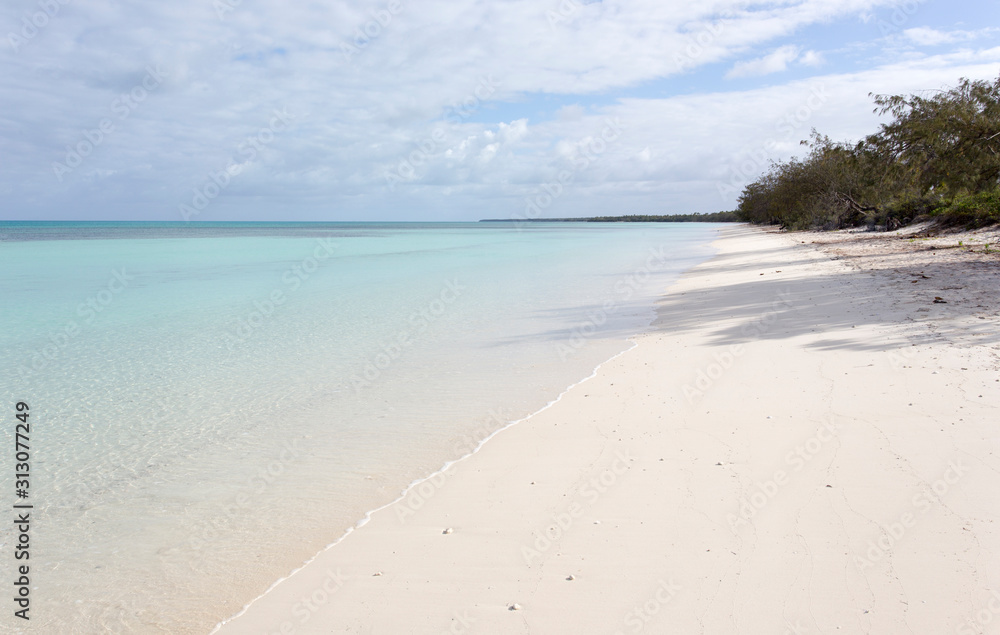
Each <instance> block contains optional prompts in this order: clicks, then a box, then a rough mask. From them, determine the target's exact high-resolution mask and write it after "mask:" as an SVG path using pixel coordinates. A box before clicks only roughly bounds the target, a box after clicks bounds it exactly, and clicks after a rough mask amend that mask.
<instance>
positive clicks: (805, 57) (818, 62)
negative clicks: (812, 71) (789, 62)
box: [799, 51, 826, 66]
mask: <svg viewBox="0 0 1000 635" xmlns="http://www.w3.org/2000/svg"><path fill="white" fill-rule="evenodd" d="M824 63H826V60H825V59H824V58H823V54H822V53H817V52H816V51H806V52H805V53H803V54H802V57H800V58H799V64H801V65H803V66H822V65H823V64H824Z"/></svg>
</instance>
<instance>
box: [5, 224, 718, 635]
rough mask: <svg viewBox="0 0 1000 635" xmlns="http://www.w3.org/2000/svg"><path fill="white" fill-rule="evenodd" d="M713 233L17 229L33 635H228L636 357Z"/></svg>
mask: <svg viewBox="0 0 1000 635" xmlns="http://www.w3.org/2000/svg"><path fill="white" fill-rule="evenodd" d="M715 233H716V225H714V224H704V223H702V224H696V223H664V224H656V223H618V224H601V223H567V222H558V223H551V224H549V223H538V222H535V223H530V224H523V225H522V224H512V223H394V222H388V223H259V222H254V223H171V222H163V223H157V222H116V221H92V222H33V221H15V222H0V269H2V270H3V272H4V275H3V276H2V277H0V291H2V297H3V298H4V299H5V302H4V303H3V305H2V306H0V324H2V326H3V328H2V329H0V376H3V377H4V378H5V380H6V382H7V384H8V385H9V387H10V390H9V393H10V394H12V395H14V396H15V398H16V400H19V401H23V402H26V403H28V404H29V405H30V407H31V413H32V423H33V430H32V441H33V450H32V452H33V456H32V470H33V474H32V481H31V484H32V485H31V486H32V488H33V489H32V490H31V492H30V496H31V502H32V503H33V504H34V512H35V516H34V517H35V518H37V519H38V520H37V530H36V532H35V533H33V535H32V540H33V541H36V544H37V545H38V546H37V547H36V548H35V550H34V551H33V552H32V556H33V560H32V563H33V566H32V571H33V573H34V577H33V582H34V583H36V584H37V586H38V588H40V589H44V594H39V595H38V596H37V597H36V598H34V599H35V604H33V608H35V609H36V610H35V612H33V620H32V621H33V624H32V627H34V628H44V629H46V632H64V633H77V632H79V633H88V632H97V631H101V632H122V633H125V632H208V631H209V630H211V628H212V626H213V625H215V624H216V623H218V622H219V621H220V620H223V619H225V618H227V617H229V616H230V615H232V614H233V613H234V612H236V611H238V610H239V609H240V608H241V607H242V606H243V605H245V604H246V603H247V602H248V601H250V600H252V599H253V598H254V597H257V596H259V595H260V594H261V593H263V592H264V591H265V590H266V589H267V588H268V587H269V586H270V585H271V584H273V583H274V582H275V581H276V580H278V579H280V578H282V577H284V576H286V575H288V573H289V572H290V571H292V570H293V569H295V568H297V567H298V566H300V565H301V564H302V563H303V562H304V561H306V560H308V559H309V558H311V557H312V556H314V555H315V554H316V553H318V552H319V551H321V550H322V549H323V548H324V547H326V546H327V545H329V544H330V543H331V542H334V541H336V540H338V539H339V538H340V537H341V536H342V535H343V534H344V532H345V531H347V530H348V529H349V528H351V527H354V526H355V525H356V524H357V523H358V522H359V521H363V519H364V518H365V517H366V514H367V513H368V512H369V511H371V510H372V509H375V508H377V507H380V506H384V505H386V504H388V503H390V502H392V501H394V500H396V499H397V498H398V497H399V496H400V493H401V491H402V490H403V489H404V488H406V487H407V486H408V485H409V484H411V483H413V482H414V481H416V480H419V479H421V478H423V477H426V476H427V475H428V474H430V473H432V472H434V471H435V470H438V469H440V468H441V466H442V465H444V464H446V463H448V462H449V461H454V460H456V459H459V458H461V457H463V456H465V455H467V454H469V453H470V452H472V451H474V450H475V449H476V448H477V447H478V445H479V444H480V443H482V442H483V440H484V439H486V438H487V437H489V435H491V434H493V433H494V432H496V431H497V430H499V429H501V428H503V427H504V426H506V425H508V424H509V423H510V422H512V421H517V420H519V419H522V418H524V417H525V416H528V415H530V414H531V413H533V412H536V411H537V410H539V409H540V408H542V407H544V406H545V405H546V404H548V403H550V402H552V400H554V399H556V398H557V397H558V396H559V395H560V394H561V393H562V392H563V391H564V390H565V389H566V388H567V387H568V386H570V385H572V384H574V383H576V382H578V381H580V380H581V379H583V378H584V377H586V376H588V375H589V374H590V373H592V372H593V370H594V368H595V367H596V366H598V365H600V364H601V363H603V362H604V361H606V360H608V359H610V358H611V357H613V356H615V355H617V354H618V353H620V352H622V351H623V350H626V349H627V348H629V347H630V346H631V344H630V342H629V341H628V338H629V337H630V336H632V335H634V334H636V333H638V332H641V331H642V330H643V329H645V328H646V327H648V326H649V325H650V324H651V322H652V321H653V318H654V317H655V301H656V299H657V297H658V296H659V294H660V293H661V292H662V291H663V290H664V289H665V288H666V287H667V286H668V285H669V283H670V282H671V281H672V280H674V279H676V278H677V277H678V276H679V275H680V274H681V273H682V272H683V271H684V270H686V269H689V268H691V267H693V266H694V265H696V264H697V263H699V262H702V261H703V260H705V259H707V258H708V257H710V256H711V254H712V253H713V252H712V249H711V248H710V247H709V243H710V242H711V240H712V239H713V238H714V237H715ZM4 434H5V435H7V436H8V437H11V438H10V439H9V441H11V442H13V441H12V433H11V431H10V430H5V431H4ZM4 479H5V483H8V486H9V487H10V488H11V489H13V487H14V484H13V475H12V474H5V475H4ZM400 522H402V523H405V522H406V518H405V515H404V516H403V517H401V518H400ZM14 539H15V533H14V531H13V528H12V527H4V528H3V529H2V530H0V541H2V542H3V544H6V545H10V544H11V541H12V540H14ZM36 616H37V617H36Z"/></svg>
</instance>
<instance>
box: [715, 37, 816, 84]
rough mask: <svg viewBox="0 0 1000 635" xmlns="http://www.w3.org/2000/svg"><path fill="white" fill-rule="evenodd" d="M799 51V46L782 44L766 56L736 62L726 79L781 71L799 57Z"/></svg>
mask: <svg viewBox="0 0 1000 635" xmlns="http://www.w3.org/2000/svg"><path fill="white" fill-rule="evenodd" d="M799 52H800V49H799V47H797V46H793V45H788V46H782V47H781V48H779V49H777V50H775V51H773V52H772V53H770V54H768V55H765V56H764V57H758V58H757V59H752V60H745V61H740V62H736V64H734V65H733V67H732V68H731V69H730V70H729V72H728V73H726V79H735V78H740V77H756V76H759V75H770V74H772V73H780V72H782V71H784V70H786V69H787V68H788V65H789V64H791V63H792V62H794V61H795V60H796V59H798V57H799Z"/></svg>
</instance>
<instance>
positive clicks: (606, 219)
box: [479, 212, 741, 223]
mask: <svg viewBox="0 0 1000 635" xmlns="http://www.w3.org/2000/svg"><path fill="white" fill-rule="evenodd" d="M479 222H480V223H517V222H529V223H738V222H741V221H740V219H739V218H738V217H737V215H736V212H713V213H711V214H699V213H695V214H666V215H656V214H629V215H626V216H588V217H584V218H484V219H482V220H481V221H479Z"/></svg>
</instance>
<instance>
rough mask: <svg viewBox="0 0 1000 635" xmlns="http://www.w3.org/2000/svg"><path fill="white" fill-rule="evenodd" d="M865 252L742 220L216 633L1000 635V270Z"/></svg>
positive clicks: (958, 260) (972, 257) (914, 246)
mask: <svg viewBox="0 0 1000 635" xmlns="http://www.w3.org/2000/svg"><path fill="white" fill-rule="evenodd" d="M871 238H872V237H871V236H865V237H858V236H855V235H849V234H776V233H767V232H763V231H760V230H754V229H749V228H746V227H742V226H733V227H728V228H726V229H724V230H722V232H721V239H720V240H719V241H718V242H717V243H716V245H717V247H718V248H719V250H720V252H719V255H718V256H717V257H715V258H714V259H712V260H710V261H708V262H706V263H704V264H702V265H701V266H699V267H697V268H695V269H694V270H692V271H690V272H688V273H687V274H685V275H684V276H683V277H682V278H681V280H680V281H679V282H678V283H677V284H676V285H674V286H673V287H672V288H671V289H669V290H668V292H667V293H666V295H665V296H664V298H663V300H662V306H661V307H660V318H659V319H658V321H657V323H656V324H655V325H654V327H653V328H652V329H651V330H652V332H650V333H648V334H644V335H641V336H639V337H637V338H635V341H636V344H637V345H636V347H635V348H633V349H632V350H630V351H627V352H626V353H624V354H622V355H620V356H618V357H617V358H615V359H613V360H611V361H609V362H607V363H606V364H604V365H603V366H602V367H601V368H600V369H598V371H597V372H596V373H595V376H594V377H592V378H591V379H589V380H587V381H585V382H583V383H581V384H579V385H577V386H575V387H574V388H572V389H570V390H569V391H568V392H567V393H566V394H565V395H564V396H563V397H562V399H561V400H560V401H559V402H558V403H556V404H555V405H554V406H552V407H550V408H548V409H546V410H544V411H543V412H541V413H539V414H537V415H535V416H533V417H532V418H530V419H528V420H527V421H525V422H522V423H520V424H518V425H516V426H514V427H511V428H509V429H507V430H505V431H503V432H501V433H500V434H498V435H497V436H496V437H495V438H494V439H492V440H491V441H490V442H489V443H487V444H485V445H484V446H483V448H482V449H481V451H480V452H478V453H477V454H475V455H474V456H472V457H470V458H468V459H467V460H465V461H462V462H460V463H458V464H456V465H454V466H453V467H452V468H451V469H449V470H447V472H446V473H445V474H444V475H438V476H437V477H435V478H434V479H431V480H430V481H427V482H426V483H424V484H423V485H422V486H419V487H416V488H414V490H413V491H411V492H410V493H409V494H408V496H407V497H406V498H404V499H403V500H402V501H401V502H399V503H397V504H395V505H393V506H391V507H388V508H386V509H384V510H382V511H380V512H378V513H376V514H375V515H374V516H373V518H372V520H371V522H369V523H368V524H367V525H365V526H364V527H362V528H361V529H360V530H358V531H355V532H353V533H351V534H350V535H348V536H347V538H346V539H345V540H343V541H342V542H341V543H340V544H338V545H336V546H335V547H333V548H331V549H328V550H327V551H325V552H324V553H322V554H321V555H320V556H319V557H317V559H315V560H314V561H313V562H311V563H310V564H309V565H307V566H306V567H305V568H303V569H302V570H300V571H298V572H297V573H295V574H294V575H292V576H291V577H289V578H288V579H287V580H285V581H283V582H282V583H280V584H278V585H277V586H276V587H274V588H273V589H272V590H271V591H270V592H269V593H267V594H266V595H265V596H264V597H263V598H261V599H259V600H257V601H256V602H254V603H253V604H252V605H251V606H250V608H249V609H248V610H247V611H246V612H245V613H244V614H242V615H241V616H239V617H237V618H235V619H233V620H231V621H229V622H227V623H226V624H225V625H224V626H223V627H222V628H221V629H220V630H221V632H222V633H227V634H230V633H380V634H381V633H388V634H394V633H455V634H460V633H505V634H507V633H536V634H548V633H574V634H576V633H609V634H613V633H619V632H620V633H638V632H646V633H719V634H723V633H753V634H757V633H774V634H781V633H906V632H909V633H936V634H937V633H980V632H984V631H985V632H1000V523H998V522H997V521H998V519H1000V431H998V430H1000V416H998V415H1000V413H998V409H997V406H998V405H1000V383H998V379H1000V372H998V369H1000V354H998V353H1000V317H998V297H997V292H998V291H1000V267H998V266H997V265H998V261H997V257H996V254H995V253H994V254H969V253H968V252H965V251H963V250H959V249H944V247H947V246H948V245H949V244H951V245H953V244H956V243H957V240H959V238H955V237H944V238H940V239H935V240H939V241H944V242H942V243H941V248H940V249H935V250H929V249H927V247H929V246H930V241H919V240H915V241H914V242H912V243H911V242H909V238H899V237H898V236H895V237H892V236H887V235H883V236H881V237H878V238H876V239H875V240H869V239H871ZM803 241H804V242H803ZM813 241H818V243H825V244H822V245H820V244H818V243H817V244H814V243H813ZM948 241H951V242H950V243H948ZM979 250H980V251H981V250H982V247H979ZM921 272H923V274H921ZM922 275H923V276H927V277H926V278H924V277H922ZM914 281H915V282H914ZM935 297H940V298H942V299H944V302H943V303H942V302H938V303H935V302H934V298H935ZM289 524H290V527H291V526H293V525H294V519H290V520H289ZM448 530H450V531H448Z"/></svg>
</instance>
